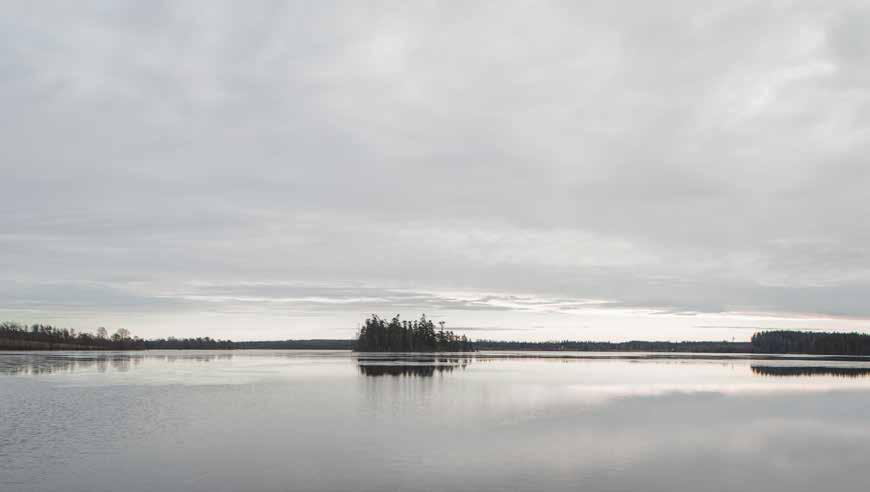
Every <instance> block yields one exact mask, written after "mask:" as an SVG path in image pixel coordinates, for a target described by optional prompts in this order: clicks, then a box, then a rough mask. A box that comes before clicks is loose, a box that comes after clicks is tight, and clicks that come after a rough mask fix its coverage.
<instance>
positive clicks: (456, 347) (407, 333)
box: [353, 314, 475, 352]
mask: <svg viewBox="0 0 870 492" xmlns="http://www.w3.org/2000/svg"><path fill="white" fill-rule="evenodd" d="M439 325H440V329H439V330H437V331H436V330H435V323H433V322H432V321H431V320H429V319H426V315H425V314H424V315H422V316H420V319H419V320H416V321H401V320H399V316H398V315H396V316H395V317H393V319H391V320H390V321H389V322H387V321H386V320H385V319H383V318H381V317H379V316H377V315H374V314H373V315H372V317H371V318H368V319H366V321H365V324H364V325H363V326H362V328H360V331H359V334H358V336H357V339H356V343H355V344H354V347H353V348H354V350H357V351H359V352H471V351H474V350H475V348H474V346H473V345H472V343H471V342H470V341H469V340H468V338H466V337H465V335H462V336H457V335H456V334H454V333H453V332H452V331H445V330H444V322H443V321H442V322H440V323H439Z"/></svg>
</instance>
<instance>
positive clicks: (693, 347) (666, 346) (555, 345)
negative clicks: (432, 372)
mask: <svg viewBox="0 0 870 492" xmlns="http://www.w3.org/2000/svg"><path fill="white" fill-rule="evenodd" d="M474 345H475V347H477V349H478V350H540V351H548V352H550V351H562V350H572V351H578V352H700V353H713V352H715V353H720V354H721V353H726V354H736V353H749V352H753V347H752V344H750V343H748V342H644V341H631V342H577V341H570V340H564V341H561V342H559V341H553V342H515V341H510V342H505V341H497V340H478V341H476V342H474Z"/></svg>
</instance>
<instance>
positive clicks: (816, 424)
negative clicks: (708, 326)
mask: <svg viewBox="0 0 870 492" xmlns="http://www.w3.org/2000/svg"><path fill="white" fill-rule="evenodd" d="M868 375H870V362H866V361H863V360H846V359H836V358H833V359H832V358H827V359H825V358H815V357H775V358H765V357H757V356H755V357H750V356H709V355H703V356H702V355H695V356H693V355H671V354H667V355H664V354H614V353H600V354H592V353H564V352H560V353H504V352H498V353H475V354H464V355H463V354H455V355H432V354H404V355H393V354H389V355H388V354H369V355H358V354H351V353H349V352H341V351H222V352H217V351H167V352H156V351H152V352H42V353H35V352H34V353H22V352H18V353H16V352H0V490H2V491H3V492H30V491H33V492H37V491H39V492H42V491H52V492H54V491H64V492H77V491H82V492H84V491H87V492H100V491H118V490H123V491H126V492H134V491H142V492H154V491H203V492H205V491H208V492H219V491H249V492H258V491H296V490H299V491H356V490H367V491H384V490H409V491H474V490H479V491H494V490H542V491H550V490H553V491H562V490H565V491H567V490H571V491H577V490H583V491H663V492H665V491H667V492H672V491H687V492H688V491H693V492H694V491H744V492H745V491H762V490H764V491H789V492H795V491H820V490H826V491H865V490H867V487H868V485H867V483H868V480H867V471H868V468H867V467H868V463H870V377H868Z"/></svg>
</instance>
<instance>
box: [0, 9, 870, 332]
mask: <svg viewBox="0 0 870 492" xmlns="http://www.w3.org/2000/svg"><path fill="white" fill-rule="evenodd" d="M868 155H870V5H868V4H867V3H866V2H857V1H856V2H849V1H832V0H827V1H763V2H752V1H733V2H721V1H706V0H687V1H663V2H654V3H651V2H636V1H635V2H625V1H618V0H617V1H611V2H591V1H590V2H583V1H572V2H537V1H536V2H509V1H503V2H502V1H499V2H480V3H476V2H425V1H420V2H327V1H323V2H265V1H251V2H218V1H204V2H187V1H150V2H138V1H129V2H127V1H117V0H113V1H87V0H82V1H77V2H49V1H45V2H27V1H10V2H4V3H3V15H2V16H0V196H2V200H0V319H7V320H15V321H21V322H28V323H30V322H50V323H54V324H58V325H60V326H66V327H72V328H77V329H80V330H88V329H94V328H96V327H97V326H105V327H107V328H108V329H110V331H111V330H113V329H116V328H120V327H123V328H127V329H129V330H130V331H132V332H133V333H134V334H136V335H139V336H142V337H160V336H169V335H174V336H211V337H214V338H233V339H286V338H348V337H350V336H352V335H353V334H354V332H355V330H356V329H357V327H358V326H359V324H360V322H361V321H362V320H363V319H364V318H365V317H366V316H367V315H368V314H370V313H379V314H382V315H384V316H392V315H394V314H396V313H401V314H402V316H403V317H404V318H414V317H417V316H419V315H420V314H421V313H425V314H427V315H428V316H429V317H432V318H435V319H438V320H444V321H446V322H447V327H448V328H450V327H452V328H453V329H454V330H456V331H458V332H460V333H464V334H467V335H469V336H471V337H472V338H490V339H524V340H552V339H572V340H613V341H617V340H626V339H648V340H682V339H692V340H731V339H734V340H746V339H748V337H749V336H751V334H752V333H753V331H754V330H757V329H763V328H792V329H807V330H868V329H870V192H868V190H870V162H868V157H867V156H868Z"/></svg>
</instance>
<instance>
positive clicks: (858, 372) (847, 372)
mask: <svg viewBox="0 0 870 492" xmlns="http://www.w3.org/2000/svg"><path fill="white" fill-rule="evenodd" d="M752 373H753V374H755V375H759V376H773V377H808V376H835V377H841V378H862V377H867V376H870V367H825V366H752Z"/></svg>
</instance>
